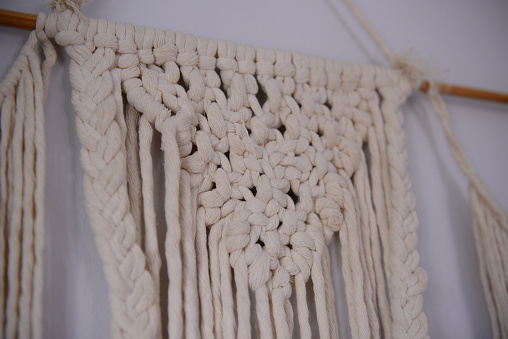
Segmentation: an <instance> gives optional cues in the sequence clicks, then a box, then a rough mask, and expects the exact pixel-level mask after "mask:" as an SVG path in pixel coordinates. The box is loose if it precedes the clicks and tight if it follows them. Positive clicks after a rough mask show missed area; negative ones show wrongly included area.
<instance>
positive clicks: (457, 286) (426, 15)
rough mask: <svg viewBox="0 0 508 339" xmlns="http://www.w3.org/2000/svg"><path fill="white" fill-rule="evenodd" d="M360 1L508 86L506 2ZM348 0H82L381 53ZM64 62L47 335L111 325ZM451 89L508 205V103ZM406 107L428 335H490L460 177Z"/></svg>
mask: <svg viewBox="0 0 508 339" xmlns="http://www.w3.org/2000/svg"><path fill="white" fill-rule="evenodd" d="M335 1H337V2H339V1H340V0H335ZM46 2H47V1H46V0H44V1H33V0H32V1H30V0H19V1H17V2H14V1H11V2H6V1H4V2H3V3H0V7H2V8H7V9H13V10H20V11H25V12H31V13H36V12H39V11H44V10H46ZM356 3H357V4H358V7H359V8H360V10H361V11H362V12H363V13H364V14H365V16H366V17H367V19H368V20H369V21H370V22H371V24H372V26H373V27H374V28H376V29H377V30H378V32H379V34H380V35H381V37H382V38H383V39H384V41H385V42H386V43H387V44H388V46H390V47H391V48H392V50H393V51H401V50H403V49H405V48H407V47H414V48H415V49H416V50H417V51H419V52H420V53H421V55H422V56H423V57H425V58H430V59H434V60H435V61H436V65H437V66H438V67H439V68H441V69H447V70H448V73H446V74H445V80H447V81H449V82H452V83H459V84H464V85H470V86H477V87H480V88H485V89H491V90H497V91H504V92H508V67H507V66H508V39H507V38H506V34H508V2H506V1H504V0H485V1H463V0H428V1H425V2H423V1H421V2H416V1H396V0H389V1H388V0H387V1H383V3H382V4H381V2H378V1H372V0H371V1H369V0H357V1H356ZM340 7H341V8H342V13H343V14H342V15H343V19H344V20H345V21H346V22H348V25H347V26H345V25H344V23H343V22H341V21H340V20H339V18H338V17H337V16H336V15H334V14H333V13H332V12H331V10H330V7H328V5H327V4H326V3H325V2H324V1H310V0H297V1H295V0H293V1H290V0H280V1H269V0H255V1H249V2H240V1H233V0H221V1H213V2H205V1H202V2H201V1H199V2H198V1H194V0H193V1H187V2H183V1H179V2H176V1H175V2H172V3H171V2H169V1H162V0H159V1H155V0H144V1H135V0H129V1H125V0H101V1H95V2H93V3H85V4H84V5H83V6H82V12H83V13H84V14H85V15H87V16H91V17H104V18H107V19H111V20H115V21H124V22H129V23H134V24H140V25H145V26H153V27H158V28H166V29H171V30H174V31H180V32H184V33H191V34H194V35H198V36H202V37H209V38H215V39H222V40H233V41H235V42H239V43H244V44H251V45H254V46H259V47H265V48H277V49H285V50H293V51H298V52H301V53H306V54H313V55H318V56H323V57H328V58H333V59H337V60H341V61H349V62H356V63H378V64H383V63H384V62H385V61H384V59H383V58H382V55H381V53H380V51H379V50H378V49H377V48H376V46H375V45H373V43H372V42H371V41H370V40H369V38H368V37H367V36H366V34H365V33H364V32H363V31H362V30H361V28H360V26H359V25H358V24H357V23H356V22H355V21H354V20H353V18H352V16H351V15H350V13H349V12H347V10H346V8H345V7H344V6H343V5H340ZM348 27H349V28H348ZM27 36H28V32H26V31H21V30H16V29H9V28H0V75H1V76H3V75H4V74H5V73H6V71H7V69H8V67H9V65H10V64H11V62H12V61H13V60H14V58H15V56H16V55H17V52H18V50H19V48H20V47H21V45H22V44H23V42H24V41H25V39H26V38H27ZM357 40H360V41H361V44H362V45H364V47H365V49H366V50H367V51H368V53H369V54H370V55H372V57H371V58H369V57H368V56H367V53H366V51H365V50H364V48H361V47H360V44H359V43H358V41H357ZM67 63H68V58H67V57H66V56H65V55H64V53H63V51H62V50H60V53H59V61H58V63H57V65H56V66H55V68H54V71H53V76H52V82H51V88H50V93H51V94H50V96H49V98H48V102H47V109H46V122H47V123H46V125H47V127H46V133H47V134H46V136H47V154H48V155H47V163H48V164H47V166H48V170H47V192H46V206H47V216H46V230H47V231H46V232H47V233H46V249H45V251H46V252H45V259H46V264H45V265H46V273H45V274H46V276H45V287H44V291H45V299H46V300H45V301H46V304H45V306H44V309H45V315H44V317H45V326H46V327H45V337H46V338H108V337H109V316H110V314H109V305H108V301H107V290H106V282H105V279H104V277H103V273H102V269H101V264H100V259H99V258H98V255H97V254H96V250H95V246H94V243H93V236H92V234H91V231H90V229H89V227H88V225H87V221H86V216H85V213H84V208H83V198H82V194H83V192H82V188H81V174H82V173H81V169H80V165H79V155H78V154H79V152H78V150H79V144H78V140H77V137H76V131H75V127H74V117H73V114H74V113H73V108H72V105H71V103H70V89H69V87H70V84H69V80H68V70H67ZM446 102H447V103H448V107H449V110H450V112H451V117H452V123H453V125H454V127H455V130H456V132H457V134H458V137H459V139H460V142H461V144H462V146H463V148H464V150H465V153H466V155H467V156H468V157H469V159H470V160H471V162H472V164H473V165H474V167H475V168H476V169H477V170H478V172H479V173H480V174H481V175H482V177H483V179H484V180H485V182H486V184H487V185H488V186H489V188H490V189H491V190H492V192H493V194H494V196H495V197H496V198H497V199H498V200H499V202H500V203H501V205H502V206H503V207H504V208H505V209H507V210H508V189H507V188H508V185H507V179H506V176H505V175H506V173H507V170H508V152H507V150H506V149H507V147H508V105H502V104H494V103H486V102H479V101H475V100H469V99H460V98H449V97H447V98H446ZM404 114H405V117H406V121H405V127H404V128H405V131H406V134H407V145H408V149H409V156H410V168H409V171H410V175H411V177H412V180H413V189H414V193H415V195H416V198H417V212H418V215H419V220H420V229H419V235H420V237H419V239H420V240H419V251H420V254H421V265H422V266H423V268H424V269H425V270H426V271H427V273H428V276H429V284H428V290H427V292H426V294H425V299H424V300H425V301H424V302H425V304H424V310H425V312H426V314H427V317H428V319H429V328H430V334H431V336H432V337H434V338H464V339H467V338H489V337H491V333H490V323H489V319H488V315H487V309H486V306H485V302H484V301H483V292H482V289H481V285H480V281H479V278H478V262H477V258H476V254H475V246H474V241H473V234H472V228H471V226H472V225H471V219H470V212H469V207H468V205H467V195H466V182H465V180H464V178H463V177H462V175H461V173H460V172H459V171H458V169H457V167H456V165H455V164H454V162H453V160H452V159H451V157H450V154H449V151H448V147H447V145H446V142H445V139H444V137H443V133H442V130H441V127H440V126H439V123H438V121H437V119H436V116H435V114H434V112H433V111H432V110H431V109H430V107H429V105H428V104H427V102H426V100H425V98H424V97H423V96H422V95H421V94H415V95H414V96H413V97H412V98H410V100H409V101H408V103H407V104H406V105H405V107H404Z"/></svg>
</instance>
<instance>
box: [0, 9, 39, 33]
mask: <svg viewBox="0 0 508 339" xmlns="http://www.w3.org/2000/svg"><path fill="white" fill-rule="evenodd" d="M36 21H37V15H34V14H28V13H23V12H15V11H8V10H6V9H0V25H1V26H8V27H14V28H22V29H28V30H30V31H32V30H34V29H35V22H36Z"/></svg>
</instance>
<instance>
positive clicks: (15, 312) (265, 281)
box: [0, 1, 508, 338]
mask: <svg viewBox="0 0 508 339" xmlns="http://www.w3.org/2000/svg"><path fill="white" fill-rule="evenodd" d="M78 5H79V1H78V2H72V1H56V2H54V4H53V8H54V9H55V12H53V13H51V14H49V15H48V17H46V16H45V15H44V14H40V15H39V18H38V26H37V30H36V31H35V32H33V33H32V35H31V36H30V40H29V42H28V43H27V45H26V46H25V47H24V48H23V50H22V53H21V56H20V58H19V59H18V61H16V63H15V65H14V66H13V68H12V70H11V72H10V73H9V74H8V75H7V77H6V79H5V80H4V81H3V82H2V86H1V88H0V93H1V96H0V99H1V100H0V104H1V107H2V115H1V119H2V120H1V128H2V134H1V139H0V146H1V147H0V149H1V154H0V170H1V173H0V175H1V176H2V177H1V181H0V185H1V186H0V188H1V191H0V194H1V195H0V197H1V205H0V213H1V214H0V215H1V218H2V219H1V220H2V221H1V222H2V224H1V225H2V233H1V234H0V240H1V244H2V247H1V250H2V251H1V257H0V259H1V260H0V263H1V265H2V266H1V267H0V268H2V269H1V270H0V271H1V272H2V274H4V273H5V272H6V273H7V276H2V281H3V282H4V284H3V285H2V294H1V297H2V298H4V299H1V300H0V301H1V304H0V306H1V307H0V310H1V311H0V312H1V313H0V324H1V325H0V326H2V327H0V331H1V333H2V336H3V337H5V338H25V337H37V338H38V337H42V327H41V326H42V322H41V305H42V300H41V291H42V290H41V289H42V266H41V258H42V252H41V251H42V231H43V230H42V218H43V212H44V211H43V208H42V204H43V201H42V197H43V183H44V180H43V179H44V162H43V159H44V146H43V145H44V138H43V98H44V93H45V91H46V88H47V82H48V78H49V71H50V69H51V65H52V64H53V63H54V60H55V53H54V50H53V47H52V45H51V44H50V43H49V40H48V38H51V39H54V41H55V42H56V43H57V44H58V45H60V46H62V47H64V48H65V50H66V52H67V54H68V55H69V56H70V58H71V62H70V72H69V73H70V80H71V84H72V88H73V90H72V102H73V105H74V108H75V110H76V125H77V132H78V136H79V138H80V142H81V153H80V155H81V163H82V166H83V171H84V179H83V182H84V192H85V202H86V208H87V213H88V217H89V222H90V225H91V227H92V230H93V232H94V235H95V241H96V247H97V249H98V252H99V254H100V257H101V259H102V262H103V268H104V273H105V277H106V280H107V282H108V285H109V302H110V306H111V315H112V317H111V336H112V337H113V338H182V337H186V338H200V337H203V338H208V337H214V338H234V337H237V338H250V337H261V338H290V337H293V336H297V335H299V337H301V338H311V337H313V338H316V337H320V338H338V333H339V326H350V328H351V333H352V337H353V338H425V337H428V334H427V321H426V317H425V315H424V313H423V311H422V298H423V297H422V295H423V292H424V290H425V288H426V281H427V278H426V274H425V272H424V271H423V270H422V269H421V268H420V267H419V264H418V262H419V256H418V253H417V251H416V243H417V235H416V229H417V226H418V221H417V218H416V215H415V211H414V208H415V200H414V196H413V194H412V192H411V190H410V186H411V184H410V179H409V176H408V173H407V161H408V160H407V151H406V149H405V141H404V134H403V131H402V119H403V117H402V113H401V111H400V106H401V104H402V103H403V102H404V101H405V100H406V98H407V96H408V95H410V94H411V92H412V89H413V87H414V85H415V77H414V75H415V74H416V73H415V70H416V69H415V68H414V67H407V66H404V67H399V66H398V65H394V66H395V67H394V68H383V67H377V66H372V65H354V64H346V63H341V62H337V61H332V60H327V59H323V58H318V57H309V56H304V55H301V54H298V53H290V52H285V51H275V50H266V49H257V48H253V47H250V46H242V45H237V44H235V43H232V42H225V41H217V40H210V39H202V38H196V37H194V36H191V35H185V34H181V33H175V32H172V31H167V30H165V31H162V30H157V29H153V28H146V27H140V26H134V25H129V24H123V23H115V22H111V21H108V20H104V19H91V18H87V17H85V16H83V15H82V14H81V13H80V12H79V10H78ZM38 43H39V44H40V45H41V46H42V47H43V51H44V56H45V60H44V61H43V62H41V60H40V58H38V57H37V54H36V47H37V44H38ZM386 50H388V49H386ZM392 61H393V60H392ZM404 65H407V63H404ZM430 93H431V94H430V98H431V102H432V103H433V104H434V105H436V107H437V108H436V110H438V112H439V113H442V112H444V113H443V114H442V115H441V116H442V119H443V123H444V125H445V129H446V131H447V133H448V134H449V138H450V140H451V141H450V142H451V144H452V149H453V150H454V156H456V157H458V158H459V159H463V155H462V152H461V151H460V149H459V148H458V146H457V144H456V141H455V138H454V137H453V134H451V129H450V128H449V123H447V115H446V110H445V109H444V106H443V104H442V101H440V99H439V97H438V96H437V94H436V93H435V92H430ZM22 145H24V148H21V146H22ZM157 148H158V149H162V150H161V153H162V156H161V158H162V161H163V175H162V177H163V178H162V179H161V178H159V176H158V175H156V174H154V173H157V172H156V171H157V163H156V161H157V157H158V154H157V152H155V151H154V149H157ZM459 162H460V163H462V164H464V165H462V166H463V168H464V169H465V172H466V173H473V172H472V171H471V170H470V169H469V168H470V165H469V164H468V163H467V162H466V161H465V160H463V161H460V160H459ZM472 175H473V174H469V175H468V176H469V177H472ZM34 177H35V180H33V178H34ZM474 178H476V176H474ZM161 180H163V181H161ZM471 181H472V184H471V187H472V188H471V200H472V202H473V210H474V212H475V215H477V216H481V217H478V218H477V219H476V220H477V221H476V222H475V232H476V233H477V234H478V235H477V246H478V248H479V252H480V256H482V255H483V256H484V257H485V261H482V262H483V264H482V266H481V268H482V272H481V273H482V279H483V282H484V285H485V286H487V287H489V289H488V290H487V289H486V290H487V291H492V292H489V293H490V294H489V293H487V301H488V305H489V310H490V311H491V314H494V315H495V314H497V317H496V316H494V315H493V316H492V317H493V326H496V325H497V326H498V327H499V330H498V331H497V332H495V333H497V335H498V337H502V338H504V337H506V335H507V332H506V323H508V322H506V321H504V322H503V319H502V317H503V316H504V317H506V314H508V313H507V312H506V309H507V308H506V272H508V270H506V258H507V256H506V254H507V253H506V248H507V247H506V246H504V247H503V246H502V244H501V242H503V241H504V243H506V219H505V218H504V214H502V211H501V210H500V209H499V208H497V207H495V206H496V205H494V203H493V202H492V200H491V198H489V195H488V193H486V192H485V189H484V186H482V184H481V182H480V180H479V179H474V180H473V179H471ZM158 184H161V187H158ZM161 189H162V191H163V192H162V195H163V199H164V202H163V206H164V208H163V211H160V210H158V209H156V208H155V206H156V202H157V198H158V196H157V192H158V191H159V190H161ZM32 206H33V207H34V208H33V207H32ZM493 206H494V207H493ZM32 212H33V213H35V214H34V215H32V214H31V213H32ZM161 220H163V221H161ZM492 220H495V222H497V223H498V225H499V226H496V227H493V226H492ZM503 223H504V224H503ZM502 225H505V226H504V228H503V226H502ZM20 234H22V236H19V235H20ZM331 242H336V243H337V245H338V248H339V249H340V251H341V267H342V274H343V279H344V286H345V287H344V288H345V296H346V300H345V303H346V304H347V309H348V316H349V324H339V323H338V322H337V317H336V314H335V303H334V300H335V298H334V295H335V293H337V291H334V288H333V283H332V280H331V276H330V270H331V268H330V253H329V252H328V245H329V244H330V243H331ZM496 245H497V246H498V247H496ZM499 251H504V252H499ZM19 263H21V265H19ZM496 265H505V270H504V271H503V272H504V273H503V272H500V271H499V268H498V266H496ZM32 266H33V271H32V269H31V267H32ZM503 284H504V285H503ZM485 286H484V287H485ZM503 288H504V290H503ZM503 292H504V294H505V296H504V299H503V298H500V296H502V293H503ZM503 310H504V311H503ZM496 312H497V313H496ZM314 318H315V319H316V321H317V328H313V327H312V326H311V322H312V321H313V320H312V319H314Z"/></svg>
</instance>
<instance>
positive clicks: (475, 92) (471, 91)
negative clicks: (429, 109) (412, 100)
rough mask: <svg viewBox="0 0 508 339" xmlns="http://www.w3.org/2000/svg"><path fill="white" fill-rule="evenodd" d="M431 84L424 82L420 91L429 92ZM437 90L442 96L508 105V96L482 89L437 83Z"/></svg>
mask: <svg viewBox="0 0 508 339" xmlns="http://www.w3.org/2000/svg"><path fill="white" fill-rule="evenodd" d="M429 86H430V84H429V82H428V81H427V80H424V81H423V82H422V85H421V86H420V91H422V92H427V91H428V90H429ZM436 86H437V90H438V91H439V93H441V94H449V95H455V96H461V97H466V98H474V99H481V100H488V101H496V102H504V103H508V94H505V93H497V92H491V91H484V90H481V89H476V88H470V87H464V86H459V85H452V84H444V83H439V82H438V83H436Z"/></svg>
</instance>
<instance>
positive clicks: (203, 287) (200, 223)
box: [195, 192, 214, 336]
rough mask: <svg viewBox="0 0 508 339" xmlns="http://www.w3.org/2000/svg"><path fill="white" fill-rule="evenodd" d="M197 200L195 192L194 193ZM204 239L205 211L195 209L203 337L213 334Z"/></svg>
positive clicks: (209, 282)
mask: <svg viewBox="0 0 508 339" xmlns="http://www.w3.org/2000/svg"><path fill="white" fill-rule="evenodd" d="M195 195H196V197H195V200H197V192H196V193H195ZM207 248H208V246H207V239H206V225H205V211H204V209H203V208H202V207H199V208H198V209H197V215H196V249H197V264H198V286H199V300H200V308H201V314H200V319H201V333H202V334H203V336H204V335H205V334H206V335H208V334H211V333H214V326H213V324H214V305H213V300H212V291H211V289H210V286H211V285H212V284H211V281H210V272H209V259H208V250H207Z"/></svg>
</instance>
